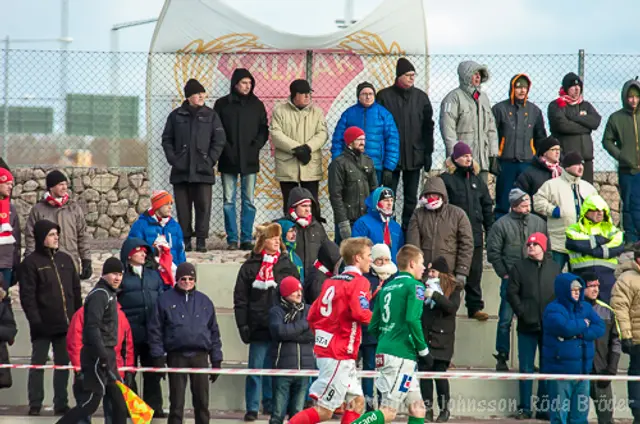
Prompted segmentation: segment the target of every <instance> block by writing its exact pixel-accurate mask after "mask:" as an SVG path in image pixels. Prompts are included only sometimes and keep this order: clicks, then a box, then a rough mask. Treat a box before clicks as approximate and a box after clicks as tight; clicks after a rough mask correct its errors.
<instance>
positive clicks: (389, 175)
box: [331, 81, 400, 187]
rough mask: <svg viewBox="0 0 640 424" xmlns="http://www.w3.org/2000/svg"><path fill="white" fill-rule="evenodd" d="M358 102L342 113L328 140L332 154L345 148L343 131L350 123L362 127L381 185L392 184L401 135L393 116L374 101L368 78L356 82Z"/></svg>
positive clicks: (369, 154)
mask: <svg viewBox="0 0 640 424" xmlns="http://www.w3.org/2000/svg"><path fill="white" fill-rule="evenodd" d="M356 96H357V98H358V102H357V103H356V104H355V105H353V106H351V107H349V108H348V109H347V110H345V111H344V112H343V113H342V116H340V120H339V121H338V124H337V125H336V129H335V131H334V132H333V139H332V140H331V158H332V160H335V159H336V158H337V157H338V156H340V154H341V153H342V152H343V150H344V147H345V145H344V142H343V139H342V135H343V134H344V132H345V131H346V129H347V128H349V127H358V128H362V130H363V131H364V133H365V136H366V141H367V144H366V145H365V147H364V152H365V153H366V154H367V156H369V157H370V158H371V159H373V165H374V166H375V169H376V178H377V180H378V183H379V184H380V185H383V186H386V187H391V185H392V184H393V171H395V170H396V168H397V167H398V162H399V161H400V136H399V135H398V128H397V127H396V122H395V121H394V119H393V116H392V115H391V113H389V111H388V110H387V109H385V108H384V107H383V106H381V105H380V103H377V102H376V89H375V87H374V86H373V84H371V83H370V82H367V81H365V82H362V83H360V84H358V87H357V89H356Z"/></svg>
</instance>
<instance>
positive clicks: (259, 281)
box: [251, 250, 280, 290]
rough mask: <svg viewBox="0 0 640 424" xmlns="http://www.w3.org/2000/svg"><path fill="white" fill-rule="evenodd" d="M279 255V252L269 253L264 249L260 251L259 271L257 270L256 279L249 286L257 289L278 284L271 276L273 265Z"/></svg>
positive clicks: (267, 288)
mask: <svg viewBox="0 0 640 424" xmlns="http://www.w3.org/2000/svg"><path fill="white" fill-rule="evenodd" d="M279 257H280V252H276V253H274V254H273V255H270V254H268V253H267V252H266V251H265V250H263V251H262V264H261V265H260V271H258V275H256V279H255V281H254V282H253V284H252V285H251V287H253V288H254V289H258V290H269V289H270V288H272V287H277V286H278V284H277V283H276V280H275V278H274V276H273V266H274V265H275V264H276V263H277V262H278V258H279Z"/></svg>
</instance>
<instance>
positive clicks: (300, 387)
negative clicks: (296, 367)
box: [269, 377, 309, 424]
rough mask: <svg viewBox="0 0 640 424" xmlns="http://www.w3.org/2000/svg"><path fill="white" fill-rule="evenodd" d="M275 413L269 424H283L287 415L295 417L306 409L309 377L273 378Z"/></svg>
mask: <svg viewBox="0 0 640 424" xmlns="http://www.w3.org/2000/svg"><path fill="white" fill-rule="evenodd" d="M273 380H274V383H273V413H272V414H271V418H270V419H269V424H282V422H283V421H284V417H285V415H289V418H291V417H293V416H294V415H295V414H297V413H298V412H300V411H302V409H303V408H304V401H305V398H306V394H307V388H308V387H309V379H308V378H307V377H273Z"/></svg>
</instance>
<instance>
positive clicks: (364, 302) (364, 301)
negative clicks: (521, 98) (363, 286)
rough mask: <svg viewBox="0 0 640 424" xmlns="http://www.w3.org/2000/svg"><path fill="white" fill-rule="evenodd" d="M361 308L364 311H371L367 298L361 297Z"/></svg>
mask: <svg viewBox="0 0 640 424" xmlns="http://www.w3.org/2000/svg"><path fill="white" fill-rule="evenodd" d="M360 307H361V308H362V309H369V299H367V296H363V295H360Z"/></svg>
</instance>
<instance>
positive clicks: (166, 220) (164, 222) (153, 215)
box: [149, 208, 171, 227]
mask: <svg viewBox="0 0 640 424" xmlns="http://www.w3.org/2000/svg"><path fill="white" fill-rule="evenodd" d="M149 216H150V217H151V218H153V219H155V220H156V221H158V223H160V225H161V226H163V227H164V226H165V225H167V223H169V220H170V219H171V217H170V216H167V217H165V218H160V217H159V216H158V215H156V211H155V210H154V209H153V208H149Z"/></svg>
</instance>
